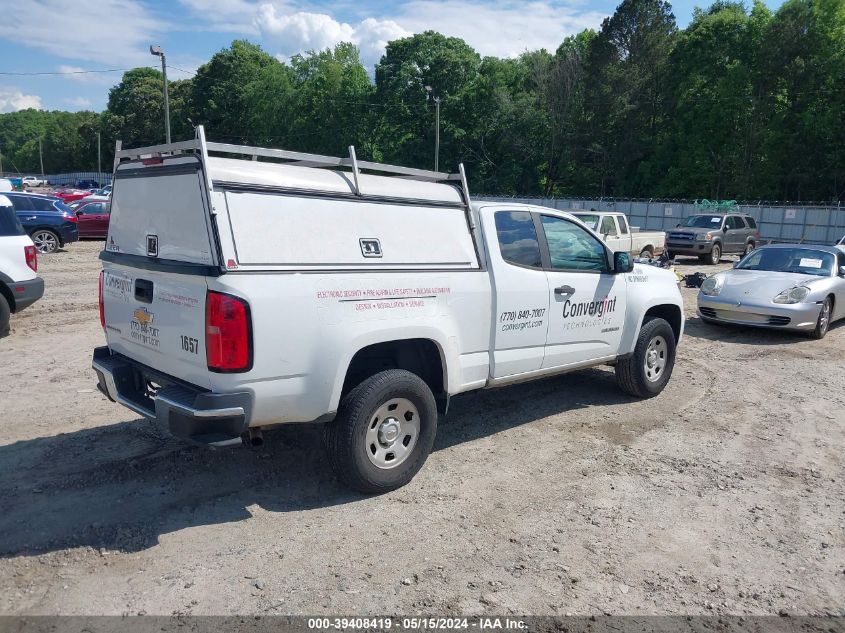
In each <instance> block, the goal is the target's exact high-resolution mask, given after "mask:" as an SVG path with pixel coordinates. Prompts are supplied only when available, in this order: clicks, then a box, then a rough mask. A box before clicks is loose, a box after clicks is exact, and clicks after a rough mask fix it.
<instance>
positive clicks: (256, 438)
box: [247, 426, 264, 447]
mask: <svg viewBox="0 0 845 633" xmlns="http://www.w3.org/2000/svg"><path fill="white" fill-rule="evenodd" d="M247 433H248V435H249V445H250V446H255V447H258V446H262V445H263V444H264V434H263V433H262V432H261V427H260V426H257V427H254V428H253V427H249V429H247Z"/></svg>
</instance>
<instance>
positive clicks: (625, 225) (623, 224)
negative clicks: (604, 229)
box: [616, 215, 628, 235]
mask: <svg viewBox="0 0 845 633" xmlns="http://www.w3.org/2000/svg"><path fill="white" fill-rule="evenodd" d="M616 221H617V222H619V231H620V232H621V233H622V235H628V222H626V221H625V216H624V215H617V216H616Z"/></svg>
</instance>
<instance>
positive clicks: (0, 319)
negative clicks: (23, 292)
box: [0, 294, 12, 338]
mask: <svg viewBox="0 0 845 633" xmlns="http://www.w3.org/2000/svg"><path fill="white" fill-rule="evenodd" d="M11 318H12V310H11V309H10V308H9V302H8V301H6V297H4V296H3V295H2V294H0V338H3V337H4V336H8V335H9V321H10V320H11Z"/></svg>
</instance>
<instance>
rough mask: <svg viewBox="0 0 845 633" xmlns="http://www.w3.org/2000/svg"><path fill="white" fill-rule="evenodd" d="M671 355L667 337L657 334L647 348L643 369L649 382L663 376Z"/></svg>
mask: <svg viewBox="0 0 845 633" xmlns="http://www.w3.org/2000/svg"><path fill="white" fill-rule="evenodd" d="M668 357H669V347H668V345H667V344H666V339H665V338H663V337H662V336H655V337H654V338H653V339H651V340H650V341H649V342H648V347H647V348H646V350H645V360H644V361H643V369H644V370H645V377H646V379H647V380H648V381H649V382H657V381H658V380H660V378H661V377H662V376H663V372H664V370H665V369H666V362H667V360H668Z"/></svg>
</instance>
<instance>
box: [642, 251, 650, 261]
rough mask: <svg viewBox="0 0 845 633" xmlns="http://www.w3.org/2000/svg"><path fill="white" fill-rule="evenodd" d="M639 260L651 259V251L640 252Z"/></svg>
mask: <svg viewBox="0 0 845 633" xmlns="http://www.w3.org/2000/svg"><path fill="white" fill-rule="evenodd" d="M640 259H651V251H648V250H646V251H642V252H641V253H640Z"/></svg>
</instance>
